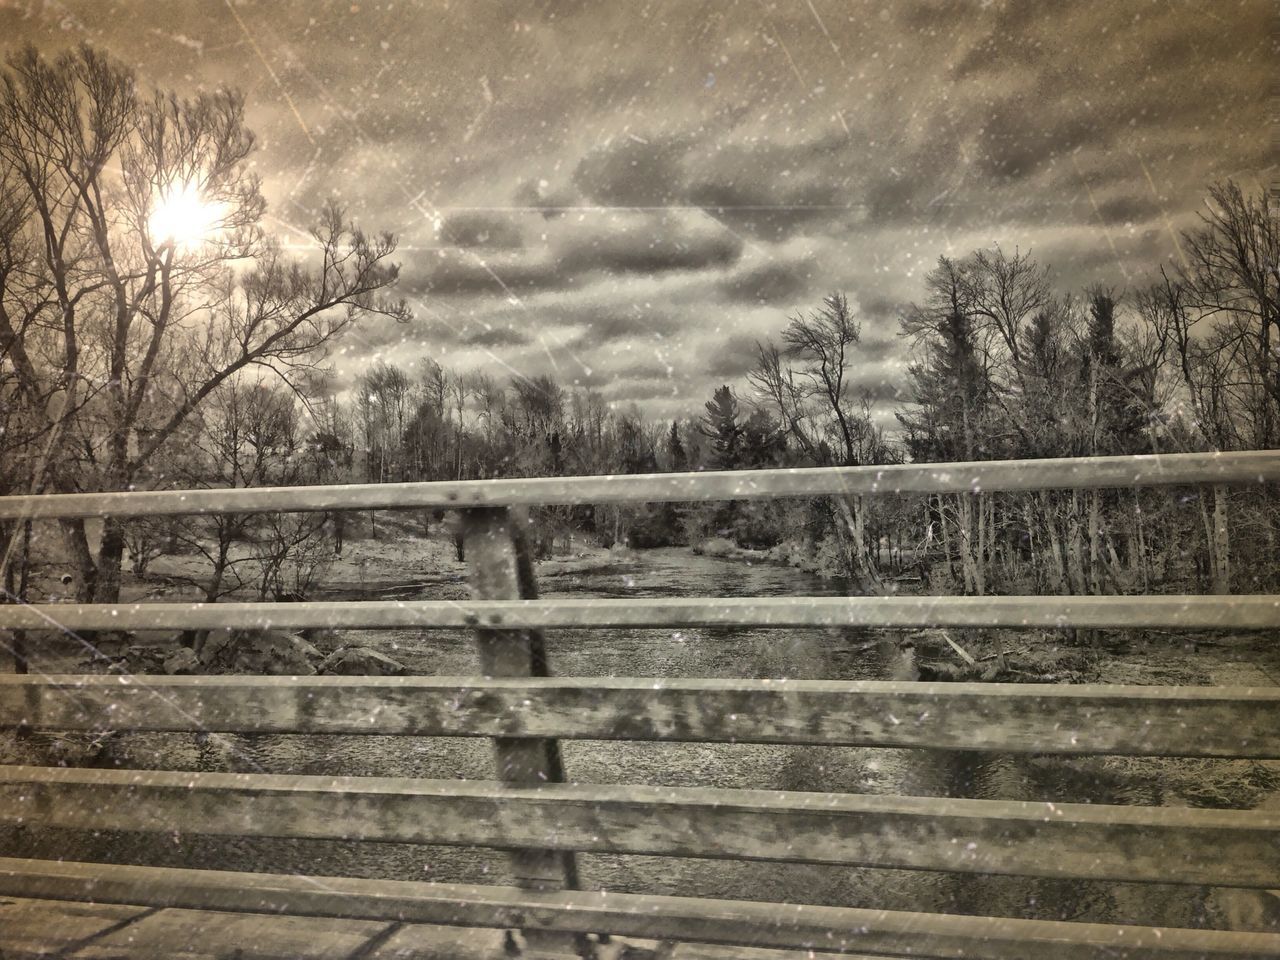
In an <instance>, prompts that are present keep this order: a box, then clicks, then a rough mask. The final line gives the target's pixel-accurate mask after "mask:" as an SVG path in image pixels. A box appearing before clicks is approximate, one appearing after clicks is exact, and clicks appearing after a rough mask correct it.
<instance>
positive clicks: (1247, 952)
mask: <svg viewBox="0 0 1280 960" xmlns="http://www.w3.org/2000/svg"><path fill="white" fill-rule="evenodd" d="M0 895H3V896H23V897H42V898H47V899H51V900H71V901H89V902H93V903H115V904H138V905H144V906H155V907H178V908H185V909H196V910H225V911H232V912H240V913H263V914H286V915H292V916H311V917H337V918H344V919H350V920H398V921H403V922H408V923H438V924H453V925H458V926H474V927H496V928H504V927H506V928H510V927H524V928H526V929H529V928H540V929H546V930H562V931H567V932H573V933H598V932H606V933H612V934H615V935H618V936H632V937H645V938H662V939H670V940H678V941H691V942H695V943H699V942H700V943H723V944H728V945H733V946H760V947H779V948H784V949H785V948H791V949H796V948H799V949H808V950H813V951H815V952H818V953H850V952H855V951H860V952H866V953H873V954H882V955H888V956H901V957H920V956H927V957H941V958H952V960H957V958H965V960H969V958H977V957H982V958H990V960H1026V958H1028V957H1035V958H1037V960H1039V958H1044V960H1096V958H1097V957H1100V956H1105V957H1108V958H1112V960H1241V958H1246V957H1249V958H1274V957H1277V956H1280V934H1274V933H1246V932H1239V931H1226V930H1191V929H1185V928H1178V927H1142V926H1121V925H1110V924H1097V923H1077V922H1072V921H1063V920H1020V919H1011V918H1007V917H974V916H962V915H948V914H931V913H909V912H904V911H894V910H868V909H861V908H856V907H820V906H807V905H801V904H787V905H785V906H783V905H780V904H775V903H758V902H752V901H745V900H710V899H696V898H692V897H663V896H653V895H642V894H626V893H614V892H610V891H599V892H588V891H576V890H575V891H549V892H541V891H532V890H520V889H516V888H513V887H499V886H470V885H465V884H446V883H425V882H421V881H409V880H363V879H353V878H345V877H307V876H296V875H285V874H265V873H233V872H230V871H222V870H186V869H178V868H173V867H139V866H131V865H123V864H106V863H73V862H55V861H49V860H22V859H16V858H0Z"/></svg>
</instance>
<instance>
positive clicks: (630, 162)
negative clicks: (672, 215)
mask: <svg viewBox="0 0 1280 960" xmlns="http://www.w3.org/2000/svg"><path fill="white" fill-rule="evenodd" d="M689 145H690V138H689V137H687V136H684V137H672V136H662V137H655V138H654V139H652V140H650V139H647V138H644V137H641V136H639V135H637V134H628V135H626V136H624V137H621V138H619V139H618V141H617V142H616V143H612V144H606V145H604V146H601V147H597V148H596V149H594V150H592V151H591V152H589V153H588V154H587V155H586V156H584V157H583V158H582V159H581V160H579V161H578V165H577V167H576V169H575V170H574V173H573V182H574V185H575V186H576V187H577V188H578V189H579V190H580V191H581V192H582V194H583V195H584V196H585V197H586V198H587V199H588V200H591V201H592V202H594V203H598V204H607V205H610V206H614V205H616V206H624V207H631V206H637V207H653V206H672V205H676V204H681V203H684V201H685V172H684V168H683V158H684V155H685V153H686V152H688V149H689Z"/></svg>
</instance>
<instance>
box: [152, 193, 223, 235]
mask: <svg viewBox="0 0 1280 960" xmlns="http://www.w3.org/2000/svg"><path fill="white" fill-rule="evenodd" d="M224 207H225V204H221V203H210V202H208V201H207V200H205V199H204V198H203V197H202V196H201V195H200V191H199V189H198V188H197V187H196V186H195V185H194V184H190V183H187V184H175V185H173V186H172V187H170V188H169V189H168V190H167V191H166V192H165V193H163V194H162V195H161V196H160V199H159V201H158V202H157V203H156V206H155V209H154V210H153V211H152V213H151V218H150V220H149V221H148V223H147V226H148V227H149V229H150V231H151V239H152V241H153V242H155V243H157V244H163V243H171V244H173V245H174V246H175V247H180V248H183V249H191V248H193V247H198V246H200V244H202V243H204V242H205V241H206V240H210V239H212V238H213V236H214V234H216V233H217V231H218V228H219V226H221V223H222V218H223V216H224V215H225V211H224Z"/></svg>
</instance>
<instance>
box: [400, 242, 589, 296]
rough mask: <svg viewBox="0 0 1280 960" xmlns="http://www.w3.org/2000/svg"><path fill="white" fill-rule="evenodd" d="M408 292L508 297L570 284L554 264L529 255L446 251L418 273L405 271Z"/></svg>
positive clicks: (569, 280) (570, 281) (570, 280)
mask: <svg viewBox="0 0 1280 960" xmlns="http://www.w3.org/2000/svg"><path fill="white" fill-rule="evenodd" d="M406 273H407V275H406V277H405V280H404V286H405V287H406V288H407V290H408V291H409V292H411V293H417V294H422V295H427V294H435V295H438V296H477V295H479V296H491V297H508V296H510V295H511V293H512V292H519V293H530V292H534V291H538V290H556V289H560V288H563V287H566V286H570V285H571V284H572V283H573V278H572V277H568V276H566V275H565V273H564V271H563V270H561V269H559V268H558V267H557V265H556V264H554V263H551V262H548V261H544V260H536V259H531V258H498V257H485V256H482V255H480V254H478V253H449V254H446V255H444V256H441V257H437V258H436V259H435V260H434V262H428V264H427V265H426V266H425V268H424V269H423V270H421V272H406Z"/></svg>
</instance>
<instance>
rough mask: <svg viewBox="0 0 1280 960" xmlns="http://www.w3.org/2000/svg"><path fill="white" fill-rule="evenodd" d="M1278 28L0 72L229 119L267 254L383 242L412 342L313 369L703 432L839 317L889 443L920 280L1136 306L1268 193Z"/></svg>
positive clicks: (733, 20) (385, 49)
mask: <svg viewBox="0 0 1280 960" xmlns="http://www.w3.org/2000/svg"><path fill="white" fill-rule="evenodd" d="M1274 11H1275V5H1274V3H1273V0H1243V2H1238V0H1157V2H1147V0H1100V2H1092V0H1063V2H1047V0H1044V2H1031V0H1027V2H1012V0H1010V2H1000V0H992V2H981V0H973V2H941V0H875V2H860V0H785V2H783V0H777V2H773V0H714V2H694V0H662V2H644V0H591V2H589V0H584V2H577V0H558V2H552V0H543V2H519V0H503V2H498V0H492V2H480V0H477V2H448V3H446V2H439V0H431V2H423V3H406V2H396V3H387V2H383V3H366V2H356V3H353V2H344V3H318V2H304V0H170V2H165V3H160V2H143V0H128V2H115V0H62V2H55V0H47V2H46V0H0V46H3V47H5V48H6V49H11V48H12V47H13V46H15V45H16V44H18V43H21V42H23V41H26V40H31V41H34V42H35V43H36V44H37V45H39V46H40V47H41V48H42V49H45V50H52V49H54V48H57V47H59V46H62V45H65V44H68V43H71V42H75V41H78V40H80V39H88V40H91V41H93V42H94V43H96V44H98V45H100V46H102V47H104V48H106V49H108V50H109V51H110V52H112V53H113V54H115V55H116V56H117V57H119V58H121V59H122V60H124V61H126V62H127V63H130V64H132V65H133V66H135V67H136V68H137V70H138V71H139V73H140V74H141V75H142V77H143V79H144V81H146V82H148V83H155V84H160V85H163V86H169V87H175V88H177V89H178V90H179V91H187V92H189V91H192V90H194V89H195V88H197V87H201V86H203V87H209V86H215V85H219V84H233V85H236V86H239V87H240V88H242V89H243V90H244V91H245V92H246V93H247V94H248V97H249V117H250V122H251V126H252V127H253V128H254V129H255V130H256V132H257V134H258V137H259V150H258V152H257V154H256V163H257V165H258V168H259V171H260V173H261V174H262V176H263V177H264V179H265V182H266V192H267V195H268V198H269V200H270V202H271V220H272V226H273V227H274V229H276V230H278V231H279V232H280V233H281V234H282V235H283V236H284V237H285V238H286V239H289V238H290V237H292V238H294V239H301V238H302V236H303V233H302V230H303V228H304V227H305V225H306V224H307V223H308V222H309V221H310V220H311V219H312V215H313V212H314V211H315V210H316V208H317V207H318V205H319V204H320V202H321V201H322V200H323V199H324V198H326V197H327V196H329V195H334V194H336V195H338V196H339V197H341V198H342V199H343V200H344V201H345V202H346V204H347V206H348V208H349V210H350V212H351V213H352V214H353V215H354V216H355V217H356V218H357V219H358V220H359V221H360V222H361V224H362V225H363V226H366V227H368V228H373V229H389V230H392V231H394V232H396V233H397V234H399V236H400V237H401V243H402V248H401V250H402V252H401V255H400V260H401V263H402V265H403V271H404V281H403V285H402V292H403V293H404V294H405V295H407V296H408V297H409V298H410V301H411V303H412V305H413V307H414V310H415V312H416V319H415V321H414V322H413V323H412V324H411V325H409V326H408V327H397V326H395V325H393V324H390V323H387V324H380V325H370V326H366V327H364V328H362V329H361V330H358V331H357V332H356V333H355V335H353V336H352V337H350V338H349V339H348V340H347V341H346V342H345V345H344V346H345V351H344V352H343V353H342V354H341V355H340V356H338V357H337V358H336V360H337V362H338V367H339V373H340V377H342V378H344V379H345V380H347V381H349V380H350V378H351V377H353V376H354V375H355V374H357V373H358V372H359V371H360V370H361V369H363V368H364V365H365V364H367V363H368V362H370V361H371V359H372V358H374V357H378V356H381V357H383V358H385V359H388V360H391V361H394V362H397V363H401V364H404V365H408V364H409V363H411V362H414V361H417V360H418V359H419V358H421V357H423V356H429V357H432V358H434V359H436V360H438V361H440V362H441V363H443V364H445V365H447V366H452V367H455V368H457V369H469V368H473V367H484V368H486V369H488V370H489V371H490V372H492V373H495V374H498V375H501V374H502V373H503V372H512V371H519V372H522V373H542V372H547V373H552V374H554V375H556V376H557V377H558V379H559V380H560V381H561V382H562V383H564V384H566V385H572V384H575V383H576V384H580V385H584V386H591V387H592V388H594V389H597V390H599V391H601V392H602V393H603V394H604V395H605V396H606V397H608V398H609V399H611V400H617V401H622V402H626V401H630V400H635V401H637V402H639V403H640V404H641V406H642V407H643V408H644V409H646V410H647V411H649V412H650V413H652V414H653V415H664V414H673V415H674V414H677V413H680V414H684V413H688V412H694V411H696V410H698V409H700V406H701V403H702V402H703V401H704V400H705V399H706V397H707V395H708V394H709V393H710V390H711V389H712V387H713V386H714V385H715V384H718V383H721V382H732V381H735V380H738V379H740V378H741V377H742V376H743V374H744V373H745V371H746V370H747V369H748V367H749V366H750V365H751V361H752V355H753V343H754V341H755V339H757V338H759V337H763V336H765V335H768V334H771V333H776V332H777V331H778V330H779V329H781V327H782V326H783V325H784V324H785V322H786V318H787V316H788V315H789V314H791V313H793V312H795V311H797V310H801V309H807V308H809V307H811V306H813V305H815V304H817V303H818V302H819V301H820V298H821V296H822V295H823V293H824V292H827V291H830V290H833V289H839V290H842V291H845V292H846V293H847V294H848V295H849V297H850V299H851V301H854V302H855V303H856V304H857V305H858V306H859V308H860V310H861V313H862V316H863V322H864V347H863V350H862V353H861V355H860V360H859V369H858V372H857V383H858V384H859V386H862V387H865V388H866V389H867V390H868V391H869V392H870V394H871V395H872V396H873V397H874V398H875V399H876V401H877V409H878V412H879V414H880V416H881V417H884V418H887V417H888V414H889V410H890V409H891V407H892V405H893V402H894V399H895V395H896V388H897V386H898V384H899V383H900V381H901V373H902V364H903V360H904V357H905V350H904V346H903V344H902V342H901V341H900V340H899V339H898V338H897V336H896V329H897V324H896V310H897V308H898V306H899V305H900V304H901V303H902V302H903V301H906V300H910V299H912V298H918V297H919V296H920V294H921V286H920V282H921V277H922V275H923V274H924V273H925V272H926V271H927V270H928V269H929V268H930V266H931V265H932V264H933V263H934V262H935V261H936V258H937V257H938V256H939V255H940V254H944V253H945V254H951V255H963V254H965V253H967V252H969V251H971V250H973V249H974V248H977V247H984V246H989V245H991V244H995V243H999V244H1000V245H1001V246H1003V247H1005V248H1006V249H1009V250H1012V249H1013V248H1015V247H1017V248H1019V249H1021V250H1024V251H1025V250H1028V249H1030V250H1032V251H1033V252H1034V254H1035V255H1036V256H1037V257H1038V258H1039V259H1040V260H1041V261H1042V262H1047V263H1049V264H1050V265H1051V266H1052V267H1053V271H1054V275H1055V278H1056V282H1057V283H1058V285H1059V286H1060V287H1062V288H1064V289H1077V288H1079V287H1081V286H1083V285H1085V284H1087V283H1090V282H1094V281H1103V282H1106V283H1109V284H1113V285H1115V286H1116V287H1117V288H1119V289H1124V288H1126V287H1128V288H1132V287H1133V286H1136V285H1138V284H1139V283H1141V282H1142V280H1143V278H1144V277H1145V276H1146V275H1147V274H1148V273H1149V271H1150V270H1151V269H1152V267H1153V266H1154V265H1155V264H1157V263H1158V262H1159V260H1160V259H1161V258H1166V257H1170V256H1173V257H1176V256H1177V251H1176V246H1175V243H1174V236H1175V234H1176V232H1177V231H1178V230H1180V229H1183V228H1185V227H1187V226H1188V225H1190V224H1192V223H1193V222H1194V220H1195V216H1196V208H1197V206H1198V205H1199V204H1201V203H1202V202H1203V196H1204V188H1205V186H1206V184H1207V183H1209V182H1210V181H1212V180H1214V179H1218V178H1226V177H1232V178H1235V179H1237V180H1238V181H1240V182H1241V184H1242V186H1244V187H1245V188H1246V189H1248V190H1250V191H1258V190H1260V189H1262V188H1263V187H1265V186H1266V185H1268V184H1269V183H1271V182H1272V180H1273V178H1274V177H1275V175H1276V167H1275V161H1274V156H1273V151H1272V145H1271V142H1270V140H1269V131H1268V127H1267V120H1268V117H1269V116H1270V104H1269V102H1268V94H1269V91H1270V87H1269V85H1270V83H1271V81H1272V74H1273V73H1274V64H1275V62H1276V55H1277V51H1276V50H1275V49H1274V46H1273V44H1274V43H1275V33H1274V31H1273V20H1274V18H1275V14H1274Z"/></svg>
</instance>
